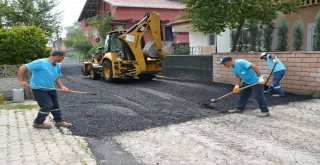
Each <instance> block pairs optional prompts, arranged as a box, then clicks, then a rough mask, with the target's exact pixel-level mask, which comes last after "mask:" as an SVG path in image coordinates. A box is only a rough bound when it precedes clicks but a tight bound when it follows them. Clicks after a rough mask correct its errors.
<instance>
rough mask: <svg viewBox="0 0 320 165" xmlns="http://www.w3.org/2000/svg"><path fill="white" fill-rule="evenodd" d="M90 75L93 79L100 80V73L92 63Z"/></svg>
mask: <svg viewBox="0 0 320 165" xmlns="http://www.w3.org/2000/svg"><path fill="white" fill-rule="evenodd" d="M89 75H90V79H91V80H99V79H100V74H99V73H97V69H95V68H93V66H92V65H89Z"/></svg>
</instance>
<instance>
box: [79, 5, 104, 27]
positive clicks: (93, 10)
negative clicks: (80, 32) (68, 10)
mask: <svg viewBox="0 0 320 165" xmlns="http://www.w3.org/2000/svg"><path fill="white" fill-rule="evenodd" d="M101 2H102V1H101V0H87V1H86V3H85V4H84V6H83V9H82V11H81V14H80V16H79V18H78V21H79V22H80V21H81V20H82V19H83V18H90V17H93V16H95V15H97V13H98V11H97V9H98V7H99V6H100V5H101Z"/></svg>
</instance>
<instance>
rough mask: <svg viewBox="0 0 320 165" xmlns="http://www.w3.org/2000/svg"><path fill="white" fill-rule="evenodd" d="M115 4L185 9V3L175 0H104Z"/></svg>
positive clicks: (120, 5)
mask: <svg viewBox="0 0 320 165" xmlns="http://www.w3.org/2000/svg"><path fill="white" fill-rule="evenodd" d="M104 1H106V2H107V3H110V4H111V5H113V6H119V7H134V8H156V9H185V5H183V4H181V3H180V2H177V1H173V0H104Z"/></svg>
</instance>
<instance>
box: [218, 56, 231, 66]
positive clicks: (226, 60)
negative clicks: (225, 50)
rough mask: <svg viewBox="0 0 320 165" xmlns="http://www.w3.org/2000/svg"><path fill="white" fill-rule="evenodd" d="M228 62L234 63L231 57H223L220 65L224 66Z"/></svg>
mask: <svg viewBox="0 0 320 165" xmlns="http://www.w3.org/2000/svg"><path fill="white" fill-rule="evenodd" d="M228 61H232V58H231V57H229V56H227V57H223V58H222V59H221V62H220V64H224V63H225V62H228Z"/></svg>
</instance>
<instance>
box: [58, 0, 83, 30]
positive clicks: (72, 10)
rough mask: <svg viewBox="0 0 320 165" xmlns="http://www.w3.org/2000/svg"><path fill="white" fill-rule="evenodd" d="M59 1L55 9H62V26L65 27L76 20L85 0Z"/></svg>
mask: <svg viewBox="0 0 320 165" xmlns="http://www.w3.org/2000/svg"><path fill="white" fill-rule="evenodd" d="M59 2H60V4H59V6H57V8H56V10H58V11H62V13H63V20H62V26H63V27H67V26H70V25H72V24H73V23H74V22H76V21H77V20H78V18H79V16H80V13H81V11H82V8H83V6H84V4H85V2H86V0H59Z"/></svg>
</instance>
